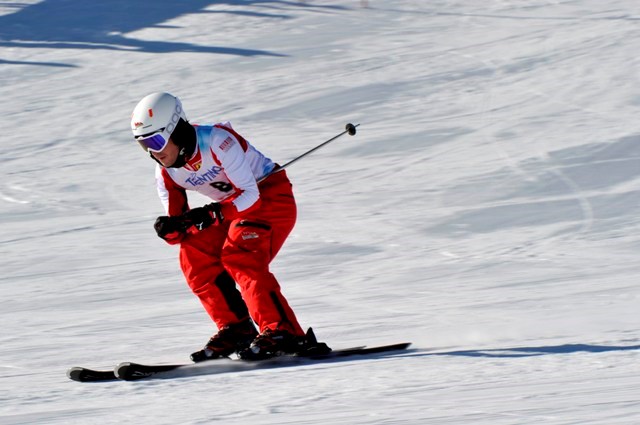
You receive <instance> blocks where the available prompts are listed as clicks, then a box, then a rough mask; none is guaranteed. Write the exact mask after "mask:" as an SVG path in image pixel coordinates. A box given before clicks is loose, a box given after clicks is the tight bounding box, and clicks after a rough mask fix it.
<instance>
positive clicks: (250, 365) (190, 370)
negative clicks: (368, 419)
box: [114, 342, 411, 381]
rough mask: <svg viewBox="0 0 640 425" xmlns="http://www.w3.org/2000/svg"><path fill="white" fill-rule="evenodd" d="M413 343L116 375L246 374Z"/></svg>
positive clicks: (128, 366) (134, 367)
mask: <svg viewBox="0 0 640 425" xmlns="http://www.w3.org/2000/svg"><path fill="white" fill-rule="evenodd" d="M410 345H411V343H410V342H403V343H399V344H391V345H381V346H375V347H353V348H346V349H341V350H333V351H331V352H328V353H323V354H309V355H282V356H277V357H273V358H270V359H266V360H241V359H235V360H234V359H230V358H221V359H216V360H211V361H204V362H201V363H183V364H166V365H149V364H139V363H133V362H124V363H120V364H119V365H118V366H116V368H115V369H114V373H115V376H116V377H117V378H118V379H121V380H123V381H137V380H140V379H150V378H162V379H169V378H178V377H187V376H198V375H211V374H219V373H229V372H242V371H247V370H257V369H267V368H277V367H287V366H296V365H306V364H313V363H317V362H322V361H325V362H327V361H332V360H339V359H345V358H347V357H353V356H367V355H369V356H374V355H380V354H385V353H393V352H395V351H402V350H406V349H407V348H408V347H409V346H410Z"/></svg>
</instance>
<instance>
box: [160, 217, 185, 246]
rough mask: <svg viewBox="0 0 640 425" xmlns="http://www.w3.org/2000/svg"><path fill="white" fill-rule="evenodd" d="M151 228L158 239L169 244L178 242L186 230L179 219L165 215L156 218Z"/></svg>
mask: <svg viewBox="0 0 640 425" xmlns="http://www.w3.org/2000/svg"><path fill="white" fill-rule="evenodd" d="M153 228H154V229H155V230H156V233H157V234H158V236H159V237H161V238H162V239H164V240H165V241H167V242H169V243H177V242H179V241H180V239H182V234H183V233H184V232H185V230H186V228H185V226H184V223H183V222H182V219H181V218H180V217H167V216H166V215H163V216H160V217H158V218H156V222H155V223H153Z"/></svg>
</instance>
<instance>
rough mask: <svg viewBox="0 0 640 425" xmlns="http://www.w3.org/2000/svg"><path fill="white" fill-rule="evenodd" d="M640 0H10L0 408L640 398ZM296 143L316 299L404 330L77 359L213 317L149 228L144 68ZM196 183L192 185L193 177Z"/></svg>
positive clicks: (96, 413)
mask: <svg viewBox="0 0 640 425" xmlns="http://www.w3.org/2000/svg"><path fill="white" fill-rule="evenodd" d="M639 25H640V8H639V7H638V2H637V1H635V0H608V1H602V0H580V1H575V0H518V1H506V0H487V1H482V2H480V1H472V0H431V1H425V0H397V1H393V2H392V1H382V0H369V1H366V0H362V1H357V0H344V1H332V0H327V1H320V0H307V1H295V0H288V1H278V0H271V1H269V0H245V1H239V0H236V1H233V0H229V1H205V0H192V1H164V0H162V1H159V0H155V1H151V0H139V1H129V0H102V1H100V2H93V1H80V0H65V1H61V0H58V1H53V0H42V1H37V0H29V1H27V0H11V1H8V0H2V1H0V49H1V50H0V81H1V82H2V84H1V86H0V96H1V98H2V103H1V106H0V117H1V118H0V124H1V125H0V128H1V129H2V143H1V144H0V155H1V158H2V165H3V166H2V171H1V173H2V179H1V180H0V220H1V234H0V258H1V260H0V264H1V266H2V273H1V274H0V314H1V315H2V321H1V323H2V326H1V329H2V331H1V332H0V423H2V424H112V423H114V424H115V423H135V424H154V425H155V424H204V423H212V422H215V423H225V424H226V423H229V424H247V423H251V424H328V423H345V424H391V423H398V424H406V423H409V424H425V423H429V424H493V425H495V424H540V423H545V424H638V423H640V367H639V366H640V333H639V332H640V314H639V313H638V305H639V301H640V288H639V286H638V275H639V273H640V264H639V262H638V251H639V249H640V236H639V235H640V214H639V211H640V120H638V110H639V107H640V90H639V88H640V54H639V52H640V26H639ZM157 90H167V91H171V92H173V93H174V94H176V95H179V96H180V97H181V98H182V100H183V102H184V105H185V109H186V111H187V114H188V115H189V117H190V118H191V119H192V120H193V121H195V122H216V121H223V120H232V122H233V124H234V126H235V127H236V128H237V129H238V131H240V132H241V133H243V134H244V135H245V136H246V137H247V138H249V139H250V140H252V141H253V143H254V144H255V145H256V146H257V147H258V148H260V149H261V150H262V151H264V152H265V153H267V154H268V155H269V156H270V157H271V158H273V159H274V160H276V161H279V162H286V161H288V160H290V159H292V158H293V157H295V156H296V155H298V154H300V153H302V152H304V151H306V150H307V149H310V148H312V147H313V146H315V145H317V144H319V143H321V142H323V141H324V140H326V139H328V138H330V137H332V136H333V135H334V134H337V133H339V132H340V131H342V129H343V128H344V125H345V124H346V123H347V122H353V123H360V124H361V127H360V128H359V131H358V135H357V136H355V137H353V138H351V137H343V138H341V139H339V141H336V142H334V143H333V144H331V145H329V146H327V147H325V148H324V149H322V150H320V151H318V152H316V153H314V154H313V155H311V156H309V157H307V158H305V159H304V160H302V161H300V162H299V163H296V164H295V165H293V166H292V167H291V168H290V171H289V175H290V177H291V178H292V180H293V182H294V189H295V191H296V194H297V199H298V203H299V208H300V215H299V221H298V224H297V227H296V229H295V230H294V232H293V234H292V235H291V237H290V239H289V241H288V242H287V244H286V245H285V247H284V249H283V251H282V252H281V254H280V255H279V257H278V258H277V259H276V261H275V262H274V264H273V269H274V271H275V273H276V275H277V276H278V277H279V279H280V281H281V283H282V285H283V288H284V292H285V294H286V295H287V297H288V298H289V300H290V302H291V304H292V305H293V306H294V308H295V310H296V311H297V314H298V316H299V318H300V321H301V322H302V324H303V326H313V327H314V329H315V331H316V334H317V335H318V336H319V337H320V338H321V339H323V340H325V341H328V342H329V343H330V344H331V345H333V346H334V347H346V346H353V345H360V344H383V343H392V342H400V341H412V342H413V343H414V345H413V347H414V350H413V351H411V352H408V353H406V354H405V355H401V356H398V357H394V358H386V359H380V358H378V359H368V360H363V361H357V362H341V363H337V364H322V365H314V366H308V367H297V368H285V369H276V370H255V371H248V372H245V373H240V374H221V375H211V376H194V377H187V378H179V379H172V380H158V381H148V382H135V383H126V382H115V383H103V384H79V383H76V382H72V381H70V380H68V379H67V377H66V376H65V372H66V369H67V368H69V367H71V366H93V367H110V366H112V365H113V364H115V363H118V362H120V361H124V360H129V361H140V362H176V361H178V362H182V361H185V360H186V359H187V356H188V354H189V353H190V352H191V351H193V350H194V349H197V348H199V347H200V346H201V345H202V344H203V343H204V342H205V341H206V339H207V338H208V337H209V336H210V335H211V334H212V333H213V332H214V328H213V325H212V324H211V323H210V322H209V320H208V318H207V317H206V315H205V313H204V311H203V310H202V309H201V307H200V305H199V303H198V301H197V300H196V298H195V297H194V296H193V295H192V294H191V293H190V292H189V290H188V288H187V286H186V284H185V283H184V281H183V278H182V276H181V273H180V271H179V268H178V264H177V259H176V255H177V251H176V248H175V247H169V246H167V245H166V244H164V243H163V242H162V241H161V240H159V239H158V238H157V237H156V236H155V233H154V232H153V229H152V223H153V221H154V219H155V217H156V216H157V215H160V214H161V213H162V209H161V205H160V202H159V200H158V199H157V197H156V193H155V188H154V182H153V167H154V163H153V162H152V161H150V160H149V159H148V158H147V157H146V156H145V155H144V154H143V153H142V152H141V151H140V149H139V147H138V146H137V145H136V144H135V143H134V142H133V141H132V138H131V135H130V132H129V116H130V113H131V110H132V109H133V107H134V106H135V104H136V102H137V101H138V100H139V99H140V98H141V97H143V96H144V95H146V94H148V93H149V92H152V91H157ZM198 202H200V200H196V203H198Z"/></svg>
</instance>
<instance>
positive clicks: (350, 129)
mask: <svg viewBox="0 0 640 425" xmlns="http://www.w3.org/2000/svg"><path fill="white" fill-rule="evenodd" d="M359 125H360V124H356V125H353V124H351V123H349V124H347V125H346V126H345V127H344V131H343V132H342V133H340V134H337V135H335V136H333V137H332V138H330V139H329V140H327V141H326V142H323V143H320V144H319V145H318V146H316V147H315V148H312V149H309V150H308V151H306V152H305V153H303V154H302V155H300V156H298V157H296V158H293V159H292V160H291V161H289V162H287V163H286V164H284V165H281V166H279V167H276V168H274V169H273V171H271V172H270V173H269V174H267V175H266V176H264V177H262V178H261V179H260V180H258V183H260V182H261V181H262V180H264V179H266V178H267V177H269V176H270V175H271V174H275V173H277V172H279V171H282V170H284V169H285V168H287V167H288V166H289V165H291V164H293V163H294V162H296V161H299V160H301V159H302V158H304V157H305V156H307V155H309V154H310V153H312V152H315V151H317V150H318V149H320V148H321V147H323V146H326V145H328V144H329V143H331V142H333V141H334V140H336V139H337V138H338V137H341V136H344V135H345V134H347V133H349V136H353V135H355V134H356V128H357V127H358V126H359Z"/></svg>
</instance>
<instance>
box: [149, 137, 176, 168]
mask: <svg viewBox="0 0 640 425" xmlns="http://www.w3.org/2000/svg"><path fill="white" fill-rule="evenodd" d="M178 152H180V148H178V145H176V144H175V143H173V140H172V139H171V138H169V143H167V146H165V147H164V149H162V150H161V151H160V152H151V155H153V157H154V158H155V159H157V160H158V162H160V164H162V166H163V167H165V168H167V167H170V166H171V165H173V164H174V163H175V162H176V160H177V159H178Z"/></svg>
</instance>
